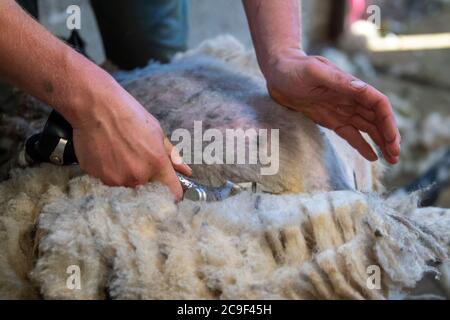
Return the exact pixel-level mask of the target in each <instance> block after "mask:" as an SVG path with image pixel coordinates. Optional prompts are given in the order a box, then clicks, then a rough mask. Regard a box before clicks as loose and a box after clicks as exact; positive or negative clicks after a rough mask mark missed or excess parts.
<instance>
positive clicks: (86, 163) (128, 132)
mask: <svg viewBox="0 0 450 320" xmlns="http://www.w3.org/2000/svg"><path fill="white" fill-rule="evenodd" d="M94 104H95V106H94V107H93V108H92V109H91V112H90V113H89V114H88V116H85V117H80V116H79V117H78V118H79V120H78V121H77V123H72V127H73V141H74V147H75V152H76V154H77V158H78V161H79V164H80V167H81V169H82V170H83V171H85V172H86V173H88V174H90V175H92V176H95V177H97V178H99V179H100V180H102V181H103V182H104V183H105V184H107V185H111V186H117V185H121V186H127V187H135V186H137V185H140V184H144V183H147V182H148V181H149V180H152V181H159V182H161V183H162V184H164V185H166V186H168V187H169V189H170V191H171V192H172V193H173V194H174V195H175V198H176V200H181V198H182V195H183V191H182V188H181V185H180V183H179V181H178V178H177V177H176V175H175V170H177V171H179V172H181V173H183V174H185V175H188V176H189V175H191V174H192V171H191V169H190V168H189V167H188V166H187V165H186V164H184V163H182V160H181V157H179V155H178V156H177V153H175V152H172V150H173V146H172V144H171V143H170V142H169V140H168V139H167V138H165V136H164V133H163V131H162V129H161V127H160V125H159V123H158V121H157V120H156V119H155V118H154V117H153V116H152V115H151V114H149V113H148V112H147V111H146V110H145V109H144V108H143V107H142V106H141V105H140V104H139V102H137V101H136V100H135V99H134V98H133V97H132V96H131V95H129V94H128V93H127V92H126V91H125V90H124V89H123V88H121V87H120V86H119V85H118V84H115V85H112V86H110V87H109V88H108V89H107V90H104V91H103V90H100V91H98V92H97V93H96V94H95V96H94Z"/></svg>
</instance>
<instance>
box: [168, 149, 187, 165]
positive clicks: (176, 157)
mask: <svg viewBox="0 0 450 320" xmlns="http://www.w3.org/2000/svg"><path fill="white" fill-rule="evenodd" d="M170 160H172V163H173V164H176V165H181V164H183V163H184V161H183V158H182V157H181V156H180V153H179V152H178V149H177V148H176V147H173V149H172V152H171V153H170Z"/></svg>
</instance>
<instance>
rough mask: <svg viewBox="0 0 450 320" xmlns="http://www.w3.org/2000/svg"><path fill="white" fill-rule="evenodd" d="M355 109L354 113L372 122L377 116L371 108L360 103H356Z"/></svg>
mask: <svg viewBox="0 0 450 320" xmlns="http://www.w3.org/2000/svg"><path fill="white" fill-rule="evenodd" d="M355 110H356V113H358V114H359V115H360V116H361V117H363V118H364V119H366V120H367V121H369V122H374V121H375V119H376V118H377V116H376V114H375V112H374V111H373V110H369V109H367V108H365V107H363V106H361V105H358V106H357V107H356V109H355Z"/></svg>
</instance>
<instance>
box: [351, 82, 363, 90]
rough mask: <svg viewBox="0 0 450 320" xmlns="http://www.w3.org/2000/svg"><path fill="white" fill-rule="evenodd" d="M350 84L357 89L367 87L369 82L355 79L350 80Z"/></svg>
mask: <svg viewBox="0 0 450 320" xmlns="http://www.w3.org/2000/svg"><path fill="white" fill-rule="evenodd" d="M350 84H351V86H352V87H353V88H355V89H362V88H365V87H367V83H365V82H364V81H361V80H353V81H352V82H350Z"/></svg>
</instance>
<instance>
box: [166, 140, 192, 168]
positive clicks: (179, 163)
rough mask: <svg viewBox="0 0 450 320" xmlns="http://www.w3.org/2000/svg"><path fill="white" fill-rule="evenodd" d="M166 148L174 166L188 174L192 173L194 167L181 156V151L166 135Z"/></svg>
mask: <svg viewBox="0 0 450 320" xmlns="http://www.w3.org/2000/svg"><path fill="white" fill-rule="evenodd" d="M164 148H165V149H166V152H167V154H168V155H169V158H170V161H171V162H172V166H173V167H174V169H175V170H176V171H178V172H180V173H182V174H184V175H186V176H191V175H192V169H191V167H189V166H188V165H187V164H186V163H184V160H183V158H182V157H181V156H180V153H179V151H178V149H177V148H176V147H174V146H173V144H172V143H171V142H170V140H169V139H168V138H167V137H165V138H164Z"/></svg>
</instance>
